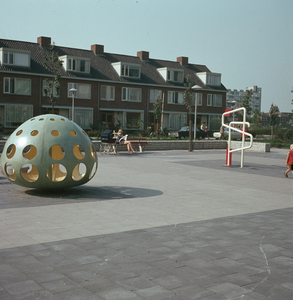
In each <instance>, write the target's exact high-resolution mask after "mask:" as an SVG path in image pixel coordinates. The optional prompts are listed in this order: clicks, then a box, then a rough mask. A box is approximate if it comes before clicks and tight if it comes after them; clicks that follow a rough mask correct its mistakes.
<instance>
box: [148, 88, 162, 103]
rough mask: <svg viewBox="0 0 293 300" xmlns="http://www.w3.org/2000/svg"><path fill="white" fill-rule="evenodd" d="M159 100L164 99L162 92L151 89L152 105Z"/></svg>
mask: <svg viewBox="0 0 293 300" xmlns="http://www.w3.org/2000/svg"><path fill="white" fill-rule="evenodd" d="M158 98H160V99H162V91H161V90H155V89H150V103H154V102H155V101H156V99H158Z"/></svg>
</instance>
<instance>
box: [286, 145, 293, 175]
mask: <svg viewBox="0 0 293 300" xmlns="http://www.w3.org/2000/svg"><path fill="white" fill-rule="evenodd" d="M286 166H287V167H288V169H287V171H286V172H285V177H288V173H289V172H290V171H292V176H293V144H292V145H290V150H289V152H288V154H287V158H286Z"/></svg>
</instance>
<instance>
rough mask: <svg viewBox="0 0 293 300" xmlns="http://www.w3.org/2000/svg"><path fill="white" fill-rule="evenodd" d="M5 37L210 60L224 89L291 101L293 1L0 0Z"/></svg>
mask: <svg viewBox="0 0 293 300" xmlns="http://www.w3.org/2000/svg"><path fill="white" fill-rule="evenodd" d="M0 7H1V13H0V15H1V18H0V20H1V22H0V38H3V39H11V40H20V41H26V42H37V38H38V37H39V36H46V37H51V39H52V41H53V42H55V44H56V45H59V46H66V47H72V48H80V49H88V50H89V49H90V47H91V45H93V44H100V45H104V51H105V52H108V53H119V54H126V55H133V56H136V55H137V52H138V51H148V52H149V55H150V58H155V59H164V60H171V61H176V60H177V57H180V56H186V57H188V58H189V63H192V64H201V65H206V66H207V67H208V68H209V69H210V70H211V72H215V73H221V74H222V83H223V85H224V86H225V87H226V88H227V89H231V90H233V89H237V90H240V89H242V90H246V88H247V87H252V86H258V87H261V88H262V109H261V110H262V111H263V112H268V111H269V109H270V106H271V104H272V103H273V104H274V105H277V106H278V107H279V110H280V111H282V112H291V111H292V109H293V105H292V104H291V100H292V99H293V93H291V90H292V89H293V18H292V16H293V1H292V0H83V1H81V0H49V1H48V0H46V1H45V0H0Z"/></svg>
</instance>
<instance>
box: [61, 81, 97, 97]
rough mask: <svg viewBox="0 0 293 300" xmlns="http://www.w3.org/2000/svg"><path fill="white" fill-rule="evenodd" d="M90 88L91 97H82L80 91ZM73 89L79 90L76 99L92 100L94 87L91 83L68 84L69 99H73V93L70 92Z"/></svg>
mask: <svg viewBox="0 0 293 300" xmlns="http://www.w3.org/2000/svg"><path fill="white" fill-rule="evenodd" d="M83 85H84V86H89V91H90V92H89V97H82V96H81V95H80V92H79V91H80V89H81V88H82V86H83ZM72 88H75V89H77V92H75V95H74V98H76V99H87V100H91V97H92V96H91V95H92V85H91V84H90V83H73V82H69V83H68V93H67V97H68V98H72V92H70V90H71V89H72Z"/></svg>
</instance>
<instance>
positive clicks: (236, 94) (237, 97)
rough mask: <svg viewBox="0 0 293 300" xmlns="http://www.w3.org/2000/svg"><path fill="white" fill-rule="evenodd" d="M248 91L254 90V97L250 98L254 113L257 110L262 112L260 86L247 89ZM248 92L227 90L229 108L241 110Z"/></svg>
mask: <svg viewBox="0 0 293 300" xmlns="http://www.w3.org/2000/svg"><path fill="white" fill-rule="evenodd" d="M246 90H252V96H251V98H250V100H251V102H250V106H251V109H252V112H251V113H253V112H254V111H255V110H258V111H261V88H260V87H258V86H253V87H247V88H246ZM246 90H245V91H244V90H236V89H234V90H230V89H228V90H227V100H226V105H227V108H232V107H233V108H239V107H241V103H242V100H243V96H244V94H245V92H246Z"/></svg>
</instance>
